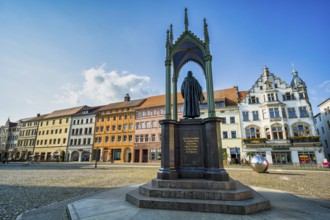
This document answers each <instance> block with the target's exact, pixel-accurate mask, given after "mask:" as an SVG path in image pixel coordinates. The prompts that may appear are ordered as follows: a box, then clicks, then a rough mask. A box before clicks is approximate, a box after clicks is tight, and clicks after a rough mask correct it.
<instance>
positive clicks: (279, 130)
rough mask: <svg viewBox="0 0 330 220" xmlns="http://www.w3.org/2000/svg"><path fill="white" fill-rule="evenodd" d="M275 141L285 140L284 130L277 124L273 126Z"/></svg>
mask: <svg viewBox="0 0 330 220" xmlns="http://www.w3.org/2000/svg"><path fill="white" fill-rule="evenodd" d="M272 133H273V139H275V140H278V139H283V129H282V126H281V125H280V124H275V125H273V126H272Z"/></svg>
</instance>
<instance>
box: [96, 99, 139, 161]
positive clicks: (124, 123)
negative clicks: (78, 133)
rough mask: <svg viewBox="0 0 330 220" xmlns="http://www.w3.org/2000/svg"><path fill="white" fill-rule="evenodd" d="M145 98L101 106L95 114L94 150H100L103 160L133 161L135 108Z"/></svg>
mask: <svg viewBox="0 0 330 220" xmlns="http://www.w3.org/2000/svg"><path fill="white" fill-rule="evenodd" d="M144 101H145V99H140V100H132V101H131V100H130V98H129V96H128V95H127V96H126V97H125V101H124V102H119V103H113V104H109V105H106V106H103V107H101V108H100V109H99V110H98V112H97V114H96V122H95V133H94V147H93V149H94V152H95V150H96V149H100V150H101V155H100V160H101V161H103V162H133V158H134V155H133V154H134V150H133V148H134V135H135V127H134V124H135V108H136V107H138V106H140V105H141V104H142V103H143V102H144Z"/></svg>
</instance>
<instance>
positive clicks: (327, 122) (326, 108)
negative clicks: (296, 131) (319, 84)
mask: <svg viewBox="0 0 330 220" xmlns="http://www.w3.org/2000/svg"><path fill="white" fill-rule="evenodd" d="M319 108H320V113H319V114H317V115H316V117H315V118H314V121H315V124H316V129H317V134H318V135H320V141H321V143H322V147H323V151H324V156H325V158H326V159H327V160H328V161H330V99H327V100H326V101H324V102H323V103H321V104H320V105H319Z"/></svg>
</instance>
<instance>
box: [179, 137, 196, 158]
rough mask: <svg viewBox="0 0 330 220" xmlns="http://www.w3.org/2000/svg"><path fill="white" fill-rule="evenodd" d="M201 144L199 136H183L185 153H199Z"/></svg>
mask: <svg viewBox="0 0 330 220" xmlns="http://www.w3.org/2000/svg"><path fill="white" fill-rule="evenodd" d="M198 146H199V137H183V147H184V151H185V153H188V154H197V153H198Z"/></svg>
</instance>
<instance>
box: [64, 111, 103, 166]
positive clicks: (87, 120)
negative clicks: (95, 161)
mask: <svg viewBox="0 0 330 220" xmlns="http://www.w3.org/2000/svg"><path fill="white" fill-rule="evenodd" d="M98 108H99V107H85V108H83V109H82V110H80V111H79V112H78V113H77V114H75V115H72V120H71V126H70V133H69V142H68V149H67V158H66V160H67V161H77V162H83V161H92V158H91V155H92V150H93V144H94V130H95V116H96V115H95V114H96V112H95V111H96V110H97V109H98Z"/></svg>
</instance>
